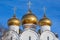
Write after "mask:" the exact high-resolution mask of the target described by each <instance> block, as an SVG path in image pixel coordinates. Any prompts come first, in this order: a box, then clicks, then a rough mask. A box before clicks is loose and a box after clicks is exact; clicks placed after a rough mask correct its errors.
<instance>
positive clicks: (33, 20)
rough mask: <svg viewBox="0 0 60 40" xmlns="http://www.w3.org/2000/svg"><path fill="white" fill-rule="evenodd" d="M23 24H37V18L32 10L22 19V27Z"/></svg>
mask: <svg viewBox="0 0 60 40" xmlns="http://www.w3.org/2000/svg"><path fill="white" fill-rule="evenodd" d="M23 24H35V25H36V24H37V17H36V16H35V15H34V14H32V12H31V10H29V11H28V13H27V14H25V15H24V16H23V17H22V25H23Z"/></svg>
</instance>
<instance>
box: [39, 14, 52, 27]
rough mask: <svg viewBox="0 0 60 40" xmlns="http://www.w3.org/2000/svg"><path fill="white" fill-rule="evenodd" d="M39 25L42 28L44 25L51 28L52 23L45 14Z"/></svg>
mask: <svg viewBox="0 0 60 40" xmlns="http://www.w3.org/2000/svg"><path fill="white" fill-rule="evenodd" d="M39 25H40V26H44V25H48V26H51V21H50V20H49V19H48V18H47V17H46V15H45V14H44V17H43V18H42V19H41V20H40V21H39Z"/></svg>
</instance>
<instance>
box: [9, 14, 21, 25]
mask: <svg viewBox="0 0 60 40" xmlns="http://www.w3.org/2000/svg"><path fill="white" fill-rule="evenodd" d="M8 25H9V26H11V25H16V26H20V20H18V19H17V18H16V16H15V15H14V16H13V17H12V18H11V19H9V20H8Z"/></svg>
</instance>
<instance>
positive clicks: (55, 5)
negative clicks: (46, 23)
mask: <svg viewBox="0 0 60 40" xmlns="http://www.w3.org/2000/svg"><path fill="white" fill-rule="evenodd" d="M30 1H31V3H32V5H31V7H30V9H31V10H32V12H33V14H35V15H36V16H37V18H38V20H39V19H41V18H42V17H43V15H44V11H43V7H44V6H45V7H46V8H47V10H46V16H47V17H48V18H49V19H50V20H51V21H52V26H51V30H52V32H56V33H58V35H59V36H60V0H30ZM27 3H28V0H0V23H1V24H2V25H3V26H4V28H8V25H7V21H8V19H10V18H11V17H12V16H13V14H14V7H16V8H17V9H16V15H17V18H19V19H20V20H21V18H22V16H23V15H24V14H26V13H27V11H28V5H27Z"/></svg>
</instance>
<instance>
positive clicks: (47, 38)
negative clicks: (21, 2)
mask: <svg viewBox="0 0 60 40" xmlns="http://www.w3.org/2000/svg"><path fill="white" fill-rule="evenodd" d="M20 25H22V27H23V28H24V31H21V30H20V29H19V28H20ZM51 25H52V22H51V20H50V19H49V18H47V17H46V14H45V13H44V16H43V18H42V19H40V20H39V21H38V19H37V17H36V16H35V15H34V14H33V12H32V11H31V10H30V9H29V10H28V12H27V14H25V15H24V16H22V19H21V20H19V19H17V17H16V14H14V15H13V17H12V18H10V19H9V20H8V26H9V30H8V31H7V32H5V33H4V35H3V37H2V38H1V40H59V38H58V35H57V34H56V33H53V32H52V31H51ZM37 26H40V30H38V32H36V27H37Z"/></svg>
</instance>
